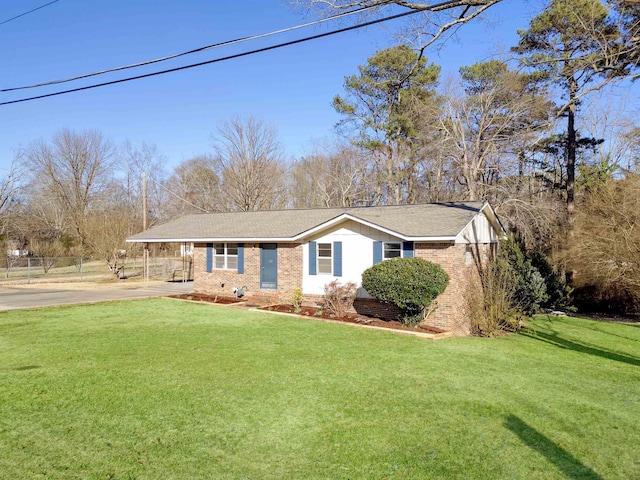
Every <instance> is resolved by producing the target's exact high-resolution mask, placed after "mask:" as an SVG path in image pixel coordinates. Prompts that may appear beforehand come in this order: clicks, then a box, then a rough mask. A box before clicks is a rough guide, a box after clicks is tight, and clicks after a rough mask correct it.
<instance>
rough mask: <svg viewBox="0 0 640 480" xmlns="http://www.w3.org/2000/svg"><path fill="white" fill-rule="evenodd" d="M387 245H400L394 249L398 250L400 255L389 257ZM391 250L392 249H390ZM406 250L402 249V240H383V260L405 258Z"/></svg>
mask: <svg viewBox="0 0 640 480" xmlns="http://www.w3.org/2000/svg"><path fill="white" fill-rule="evenodd" d="M387 245H398V248H397V249H396V248H394V249H393V250H392V251H394V252H395V251H397V252H398V253H399V255H396V256H393V257H387ZM389 250H391V249H389ZM403 257H404V252H403V249H402V242H382V261H383V262H384V261H385V260H391V259H392V258H403Z"/></svg>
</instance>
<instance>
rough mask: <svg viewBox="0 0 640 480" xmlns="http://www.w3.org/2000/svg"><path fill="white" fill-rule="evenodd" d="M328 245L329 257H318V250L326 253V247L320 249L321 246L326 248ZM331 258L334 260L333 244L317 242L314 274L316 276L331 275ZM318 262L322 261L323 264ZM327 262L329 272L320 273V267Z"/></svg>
mask: <svg viewBox="0 0 640 480" xmlns="http://www.w3.org/2000/svg"><path fill="white" fill-rule="evenodd" d="M326 245H328V247H329V256H326V255H325V256H320V250H325V252H326V247H325V248H322V246H326ZM333 258H334V251H333V243H332V242H317V243H316V274H317V275H333ZM320 260H322V261H323V262H321V261H320ZM327 260H328V261H329V271H328V272H323V271H321V269H322V267H321V265H322V264H323V263H326V261H327Z"/></svg>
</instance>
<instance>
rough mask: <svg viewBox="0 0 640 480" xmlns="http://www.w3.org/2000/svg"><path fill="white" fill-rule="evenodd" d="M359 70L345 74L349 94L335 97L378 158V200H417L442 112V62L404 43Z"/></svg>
mask: <svg viewBox="0 0 640 480" xmlns="http://www.w3.org/2000/svg"><path fill="white" fill-rule="evenodd" d="M358 70H359V73H358V74H357V75H351V76H349V77H346V78H345V90H346V93H347V95H346V97H341V96H336V97H335V98H334V100H333V106H334V108H335V109H336V111H337V112H338V113H340V114H342V116H343V119H342V120H341V122H340V124H339V125H340V126H341V127H343V128H344V127H348V128H346V129H345V132H347V133H348V134H351V138H352V141H353V143H354V145H356V146H358V147H360V148H362V149H364V150H365V151H366V152H368V153H369V155H370V158H371V159H372V162H373V164H374V168H373V171H374V174H375V176H376V185H375V195H376V201H375V202H376V203H381V204H385V203H395V204H400V203H406V202H409V203H412V202H415V201H416V198H417V193H418V182H417V171H418V169H419V163H420V160H421V157H420V147H421V146H422V143H421V142H422V139H423V138H424V132H425V130H426V128H427V127H426V125H425V124H426V123H428V120H429V119H433V118H435V117H436V113H437V103H438V97H437V95H436V91H435V87H436V84H437V82H438V75H439V73H440V68H439V67H438V66H436V65H434V64H430V65H427V60H426V59H425V58H423V57H420V56H418V54H417V53H415V52H414V51H413V50H411V49H410V48H409V47H408V46H406V45H400V46H398V47H393V48H388V49H386V50H381V51H380V52H378V53H376V54H375V55H373V56H372V57H371V58H369V60H368V62H367V64H366V65H362V66H360V67H358Z"/></svg>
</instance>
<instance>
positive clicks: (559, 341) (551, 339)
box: [520, 330, 640, 367]
mask: <svg viewBox="0 0 640 480" xmlns="http://www.w3.org/2000/svg"><path fill="white" fill-rule="evenodd" d="M520 334H521V335H524V336H525V337H529V338H533V339H535V340H540V341H542V342H546V343H549V344H551V345H554V346H556V347H560V348H566V349H568V350H573V351H574V352H580V353H586V354H589V355H595V356H597V357H602V358H606V359H608V360H615V361H616V362H623V363H628V364H629V365H634V366H636V367H640V358H637V357H632V356H630V355H625V354H622V353H617V352H613V351H610V350H603V349H601V348H597V347H595V346H592V345H588V344H585V343H578V342H574V341H573V340H569V339H566V338H563V337H561V336H559V335H557V334H555V333H553V334H549V333H543V332H540V331H538V330H523V331H522V332H520Z"/></svg>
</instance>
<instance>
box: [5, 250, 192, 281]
mask: <svg viewBox="0 0 640 480" xmlns="http://www.w3.org/2000/svg"><path fill="white" fill-rule="evenodd" d="M148 272H149V279H150V280H164V281H170V282H179V281H189V280H193V259H192V257H190V256H184V257H180V256H171V257H168V256H166V257H162V256H154V257H149V265H148ZM136 277H137V278H140V279H142V278H143V261H142V256H139V257H127V258H126V259H125V262H124V268H123V269H122V270H120V272H119V274H118V276H116V275H114V274H113V273H112V272H111V271H110V270H109V267H108V266H107V264H106V262H104V261H100V260H96V259H95V258H87V257H25V256H22V257H17V256H15V257H14V256H10V255H7V256H5V257H4V258H2V259H0V285H1V284H10V283H35V282H65V281H67V282H99V281H108V280H113V279H116V278H120V279H129V278H136Z"/></svg>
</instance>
